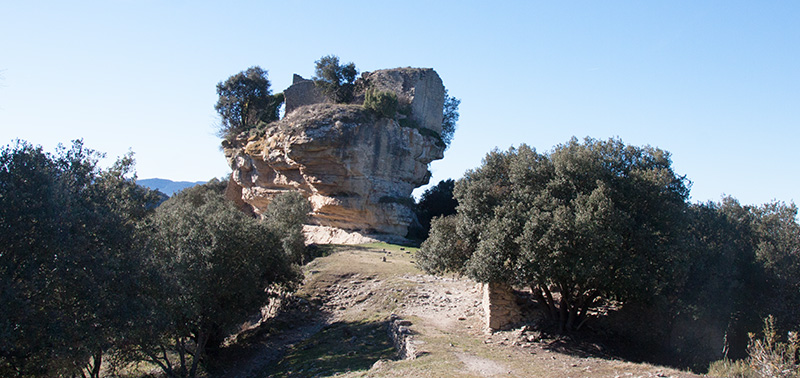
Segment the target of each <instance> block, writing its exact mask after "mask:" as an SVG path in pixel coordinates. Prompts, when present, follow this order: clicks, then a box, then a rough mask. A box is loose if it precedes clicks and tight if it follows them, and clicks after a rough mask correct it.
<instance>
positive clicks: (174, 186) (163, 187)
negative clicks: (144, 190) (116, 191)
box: [136, 178, 206, 197]
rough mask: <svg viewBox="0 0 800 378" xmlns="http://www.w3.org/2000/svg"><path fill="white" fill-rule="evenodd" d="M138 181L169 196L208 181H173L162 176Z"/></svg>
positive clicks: (137, 181)
mask: <svg viewBox="0 0 800 378" xmlns="http://www.w3.org/2000/svg"><path fill="white" fill-rule="evenodd" d="M136 183H137V184H139V185H141V186H145V187H148V188H150V189H154V190H158V191H160V192H161V193H164V194H166V195H168V196H170V197H171V196H172V195H173V194H175V193H177V192H179V191H181V190H183V189H186V188H191V187H193V186H195V185H199V184H205V183H206V181H194V182H192V181H172V180H168V179H162V178H151V179H141V180H136Z"/></svg>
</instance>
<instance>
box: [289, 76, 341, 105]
mask: <svg viewBox="0 0 800 378" xmlns="http://www.w3.org/2000/svg"><path fill="white" fill-rule="evenodd" d="M283 96H284V101H285V104H286V114H289V113H291V112H292V111H294V110H295V109H297V108H299V107H301V106H305V105H313V104H322V103H328V102H330V100H329V99H328V97H326V96H325V94H323V93H322V92H321V91H320V90H319V89H317V86H316V85H314V81H313V80H308V79H305V78H303V77H302V76H300V75H298V74H294V76H293V77H292V85H291V86H289V88H286V89H285V90H284V91H283Z"/></svg>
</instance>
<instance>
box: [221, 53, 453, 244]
mask: <svg viewBox="0 0 800 378" xmlns="http://www.w3.org/2000/svg"><path fill="white" fill-rule="evenodd" d="M367 90H377V91H387V92H393V93H394V94H396V95H397V98H398V103H399V106H398V108H399V111H398V112H397V114H396V115H395V116H394V117H385V116H380V115H377V114H375V113H374V112H372V111H370V110H368V109H365V108H364V107H363V106H362V105H361V104H363V101H364V97H365V93H366V91H367ZM284 95H285V101H286V105H285V106H286V108H285V109H286V111H285V116H284V118H283V119H281V120H279V121H276V122H273V123H270V124H269V125H267V126H266V130H265V131H264V132H263V133H259V134H258V135H255V136H251V137H247V136H245V135H244V134H243V135H240V136H239V137H238V138H237V139H236V140H234V141H231V142H226V143H224V145H223V147H224V150H225V156H226V158H227V160H228V163H229V164H230V166H231V169H232V174H231V180H230V184H229V188H228V193H227V194H228V196H229V197H230V198H232V199H234V200H235V201H236V202H237V203H239V204H240V205H241V206H244V207H248V208H250V209H252V211H253V212H254V213H256V214H261V213H263V212H264V211H265V210H266V208H267V206H268V205H269V203H270V201H271V200H272V198H274V197H275V196H276V195H278V194H280V193H282V192H285V191H300V192H301V193H302V194H303V195H304V196H306V198H308V200H309V201H310V202H311V204H312V207H313V212H312V213H311V216H310V223H311V224H310V225H308V226H307V227H306V235H307V238H308V240H309V241H310V242H317V243H326V242H327V243H334V242H335V243H348V242H350V243H360V242H364V241H367V240H371V239H376V240H386V241H397V240H402V238H403V237H405V236H406V234H407V232H408V229H409V226H410V225H411V224H412V222H413V221H414V214H413V212H412V209H411V205H412V201H411V197H410V196H411V192H412V191H413V190H414V189H415V188H417V187H420V186H422V185H425V184H427V183H428V181H429V179H430V176H431V174H430V172H429V171H428V164H429V163H430V162H431V161H433V160H437V159H441V158H442V157H443V153H444V149H445V145H444V144H443V143H442V141H441V138H440V137H439V135H440V133H441V127H442V108H443V104H444V86H443V85H442V80H441V79H440V78H439V75H438V74H437V73H436V71H434V70H433V69H427V68H396V69H387V70H379V71H373V72H365V73H363V74H362V75H361V77H360V78H359V79H358V80H357V81H356V93H355V96H354V97H355V100H354V101H353V103H351V104H333V103H331V102H330V101H329V100H328V99H327V98H326V97H325V96H324V95H323V94H322V93H320V92H319V91H318V89H317V88H316V86H315V85H314V83H313V81H311V80H306V79H303V78H302V77H300V76H298V75H295V77H294V80H293V84H292V86H290V87H289V88H287V89H286V90H285V91H284ZM370 238H371V239H370Z"/></svg>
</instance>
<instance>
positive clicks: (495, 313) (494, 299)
mask: <svg viewBox="0 0 800 378" xmlns="http://www.w3.org/2000/svg"><path fill="white" fill-rule="evenodd" d="M481 286H483V301H482V303H483V314H484V316H485V325H486V330H487V331H489V332H493V331H498V330H501V329H504V328H507V327H508V326H510V325H512V324H514V323H517V322H519V321H520V320H521V319H522V317H521V312H520V309H519V306H518V305H517V299H516V296H515V295H514V290H513V289H512V288H511V286H509V285H506V284H502V283H488V284H481Z"/></svg>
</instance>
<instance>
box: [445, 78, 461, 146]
mask: <svg viewBox="0 0 800 378" xmlns="http://www.w3.org/2000/svg"><path fill="white" fill-rule="evenodd" d="M459 105H461V100H459V99H457V98H455V97H453V96H450V94H449V93H448V91H447V89H446V88H445V90H444V109H443V114H442V115H443V117H442V135H441V136H442V141H443V142H444V144H445V146H448V147H449V146H450V143H451V142H452V141H453V136H454V135H455V133H456V125H457V123H458V118H459V116H460V115H459V113H458V106H459Z"/></svg>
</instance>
